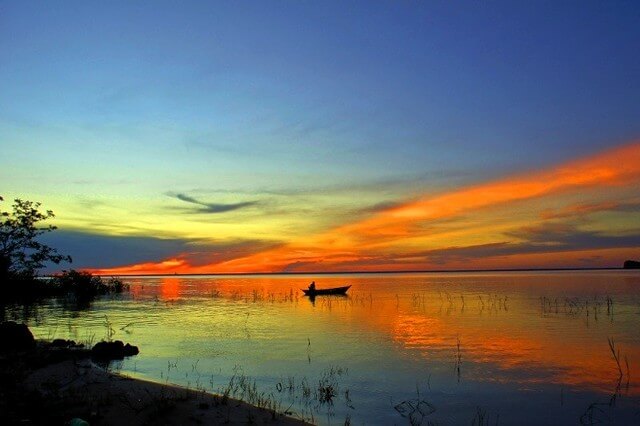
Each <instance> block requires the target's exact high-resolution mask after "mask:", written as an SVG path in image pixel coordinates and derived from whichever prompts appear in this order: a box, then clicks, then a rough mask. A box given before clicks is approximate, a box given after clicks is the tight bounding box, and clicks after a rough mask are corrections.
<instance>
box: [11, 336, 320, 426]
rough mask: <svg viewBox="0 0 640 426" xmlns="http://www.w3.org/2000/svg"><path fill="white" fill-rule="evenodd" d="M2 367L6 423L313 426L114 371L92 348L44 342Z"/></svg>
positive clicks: (270, 411)
mask: <svg viewBox="0 0 640 426" xmlns="http://www.w3.org/2000/svg"><path fill="white" fill-rule="evenodd" d="M0 367H1V368H0V370H1V371H0V374H1V375H2V377H1V379H2V381H3V383H4V384H3V385H2V386H1V388H0V395H1V397H2V398H0V399H1V400H2V402H1V403H0V412H1V413H2V414H1V415H0V421H1V422H2V423H3V424H9V425H10V424H25V423H27V424H51V423H62V424H68V423H69V422H70V421H71V420H73V419H81V420H84V421H86V422H88V423H89V424H91V425H114V424H127V425H146V424H167V425H170V424H181V425H183V424H194V425H195V424H263V425H264V424H272V425H307V424H309V423H306V422H304V421H302V420H299V419H295V418H293V417H288V416H286V415H284V414H281V413H280V412H279V411H278V409H277V407H258V406H255V405H251V404H249V403H247V402H244V401H240V400H237V399H233V398H230V397H228V396H227V395H216V394H213V393H209V392H206V391H204V390H195V389H188V388H184V387H181V386H178V385H174V384H169V383H158V382H153V381H150V380H145V379H140V378H131V377H128V376H126V375H123V374H119V373H116V372H112V371H109V370H108V369H104V368H102V367H101V366H99V365H97V364H96V363H95V362H94V361H92V360H91V358H90V356H89V351H88V350H86V349H80V350H62V351H61V350H57V349H53V348H51V347H50V346H48V343H46V342H42V341H38V342H37V348H36V349H35V350H34V351H33V352H32V353H20V354H12V355H11V356H8V357H2V358H0ZM12 379H13V380H12Z"/></svg>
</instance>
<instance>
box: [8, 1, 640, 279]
mask: <svg viewBox="0 0 640 426" xmlns="http://www.w3.org/2000/svg"><path fill="white" fill-rule="evenodd" d="M638 22H640V3H638V2H615V3H614V2H590V1H575V2H569V1H567V2H557V1H550V2H542V1H540V2H538V1H536V2H513V1H507V2H490V3H487V2H450V1H443V2H435V1H433V2H432V1H429V2H414V1H406V2H405V1H393V2H392V1H389V2H370V1H368V2H328V1H326V2H325V1H318V2H310V1H309V2H307V1H281V2H280V1H277V2H266V1H257V2H244V1H239V2H204V1H203V2H164V1H162V2H161V1H153V2H130V1H123V2H91V1H78V2H71V1H65V2H53V3H49V2H24V1H0V195H1V196H3V197H4V199H5V201H4V202H2V203H1V204H0V206H1V208H2V210H8V209H10V204H11V200H12V199H13V198H23V199H28V200H34V201H40V202H42V203H43V206H44V207H45V208H47V209H52V210H54V212H55V213H56V216H57V217H56V219H55V224H56V225H58V227H59V229H58V230H57V231H56V232H55V233H52V234H50V235H49V236H48V237H47V242H49V243H50V244H51V245H53V246H55V247H57V248H59V250H60V251H61V252H64V253H65V254H70V255H71V256H72V257H73V259H74V262H73V264H72V265H71V267H73V268H87V269H91V270H93V271H96V272H103V273H121V274H124V273H174V272H177V273H207V272H211V273H227V272H283V271H286V272H303V271H378V270H443V269H496V268H497V269H502V268H558V267H608V266H615V267H618V266H621V264H622V262H623V261H624V260H626V259H630V258H640V54H638V52H639V46H640V25H639V24H638ZM62 267H64V268H67V267H69V265H62Z"/></svg>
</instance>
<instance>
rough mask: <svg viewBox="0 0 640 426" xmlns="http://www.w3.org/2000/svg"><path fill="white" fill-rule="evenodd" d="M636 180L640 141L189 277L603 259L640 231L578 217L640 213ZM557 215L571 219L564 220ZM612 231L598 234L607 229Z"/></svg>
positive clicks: (389, 208)
mask: <svg viewBox="0 0 640 426" xmlns="http://www.w3.org/2000/svg"><path fill="white" fill-rule="evenodd" d="M639 183H640V143H635V144H629V145H625V146H621V147H618V148H615V149H611V150H608V151H605V152H602V153H600V154H597V155H592V156H589V157H584V158H582V159H578V160H575V161H571V162H568V163H564V164H560V165H558V166H554V167H550V168H547V169H543V170H539V171H535V172H529V173H522V174H519V175H515V176H509V177H505V178H502V179H498V180H493V181H489V182H484V183H478V184H474V185H469V186H465V187H460V188H457V189H454V190H449V191H445V192H441V193H439V194H435V195H434V194H428V193H423V195H422V196H418V197H414V198H412V199H410V200H406V201H405V202H401V203H389V204H379V205H373V207H372V208H371V209H370V210H371V212H370V213H369V214H367V215H365V217H364V218H362V216H361V215H360V216H356V217H351V221H350V222H346V223H343V224H341V225H338V226H336V227H334V228H331V229H328V230H327V231H324V232H320V233H315V234H313V233H309V234H301V235H298V236H296V237H295V238H294V239H292V240H290V241H289V242H288V243H286V244H282V245H279V246H277V247H272V248H268V249H266V250H263V251H258V252H254V253H251V254H249V255H247V256H238V257H234V258H232V259H229V260H223V261H221V262H212V263H210V264H208V265H206V264H205V265H201V266H199V267H197V268H195V267H192V269H191V270H192V271H198V272H210V271H216V272H269V271H271V272H278V271H283V270H346V269H352V270H355V269H363V270H364V269H369V270H371V269H378V270H380V269H397V270H401V269H420V268H430V267H438V266H439V265H440V266H442V268H448V267H449V266H448V265H456V267H461V266H460V265H465V263H460V262H465V261H466V260H473V263H474V265H475V267H480V268H485V267H487V266H486V265H487V264H485V263H483V261H482V259H497V258H502V259H503V260H504V259H515V258H516V257H517V256H520V257H521V258H523V259H525V258H527V259H531V258H532V256H544V255H545V254H549V256H555V255H553V254H552V253H560V252H562V253H563V256H564V255H566V254H567V253H569V252H572V253H578V252H580V251H585V250H591V252H589V253H585V254H583V255H580V256H579V257H580V258H584V257H585V255H588V256H592V255H598V253H596V252H597V251H598V250H618V249H620V250H621V249H623V248H630V247H640V230H639V229H632V228H630V227H629V226H626V232H625V233H624V235H623V234H622V233H620V232H617V233H616V234H615V235H614V234H611V235H610V234H606V233H604V232H603V231H596V230H594V229H597V228H593V226H591V227H590V228H588V229H581V228H580V227H578V226H577V225H578V224H582V225H584V221H582V220H581V221H578V220H577V219H576V216H577V217H578V218H580V217H581V215H586V214H590V213H592V212H596V211H603V210H615V211H618V210H624V211H629V210H630V211H632V212H637V209H636V207H635V205H631V204H635V201H634V200H635V199H636V198H635V197H636V192H637V190H636V188H637V185H638V184H639ZM594 195H597V197H596V198H593V199H596V200H599V201H590V202H585V203H584V205H581V206H580V205H574V206H572V205H571V204H570V203H568V202H567V201H569V200H575V199H576V198H578V199H583V200H584V199H588V198H587V197H590V196H594ZM607 195H610V196H608V197H607ZM173 196H174V197H175V198H178V199H180V200H182V201H185V202H188V203H192V204H196V205H198V206H202V207H203V208H209V207H213V206H215V208H214V211H215V210H216V209H217V206H218V205H210V204H207V203H201V202H200V201H199V200H197V199H194V198H193V197H190V196H187V195H184V194H174V195H173ZM605 198H607V201H600V200H603V199H605ZM563 201H564V203H563ZM547 203H549V204H547ZM241 204H244V203H241ZM562 204H565V205H568V206H569V207H564V208H563V207H560V208H559V210H558V211H557V212H556V214H549V213H547V216H546V217H545V216H544V215H542V214H541V212H543V211H545V210H546V211H548V210H549V207H550V206H553V207H554V209H558V207H557V206H558V205H562ZM563 209H564V210H563ZM496 212H500V215H498V214H496ZM561 218H563V219H565V221H564V222H558V220H559V219H561ZM550 219H551V220H550ZM436 224H439V226H437V227H434V225H436ZM524 224H527V226H524ZM606 224H607V223H606V222H603V223H602V225H604V228H603V227H602V226H601V227H600V229H608V228H607V226H606ZM594 251H595V252H594ZM556 257H557V256H556ZM574 258H575V256H574ZM547 260H548V258H547ZM551 260H553V261H554V262H555V261H556V260H554V259H551ZM479 262H480V263H479ZM506 262H507V263H504V262H503V263H501V265H503V266H504V265H508V261H506ZM518 265H520V266H522V264H518ZM148 267H149V268H152V267H153V266H152V265H148ZM462 267H464V266H462ZM187 268H188V265H185V269H187Z"/></svg>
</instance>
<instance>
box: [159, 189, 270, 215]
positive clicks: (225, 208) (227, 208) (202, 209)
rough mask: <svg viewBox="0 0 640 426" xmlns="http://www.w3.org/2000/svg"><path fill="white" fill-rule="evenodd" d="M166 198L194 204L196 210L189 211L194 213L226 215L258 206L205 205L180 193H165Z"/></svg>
mask: <svg viewBox="0 0 640 426" xmlns="http://www.w3.org/2000/svg"><path fill="white" fill-rule="evenodd" d="M167 195H168V196H170V197H173V198H176V199H178V200H180V201H184V202H186V203H190V204H195V205H196V206H198V207H197V208H194V209H190V211H192V212H195V213H213V214H215V213H226V212H231V211H234V210H240V209H244V208H247V207H253V206H256V205H258V204H259V202H258V201H244V202H241V203H231V204H220V203H205V202H203V201H200V200H197V199H195V198H193V197H191V196H189V195H187V194H182V193H167Z"/></svg>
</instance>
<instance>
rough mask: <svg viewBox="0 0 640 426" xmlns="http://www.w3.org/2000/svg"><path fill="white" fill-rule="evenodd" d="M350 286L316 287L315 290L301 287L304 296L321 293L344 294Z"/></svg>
mask: <svg viewBox="0 0 640 426" xmlns="http://www.w3.org/2000/svg"><path fill="white" fill-rule="evenodd" d="M349 288H351V286H350V285H348V286H345V287H335V288H316V289H315V290H309V289H308V288H307V289H304V288H303V289H301V290H302V291H303V292H304V294H305V296H319V295H322V294H346V293H347V290H349Z"/></svg>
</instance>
